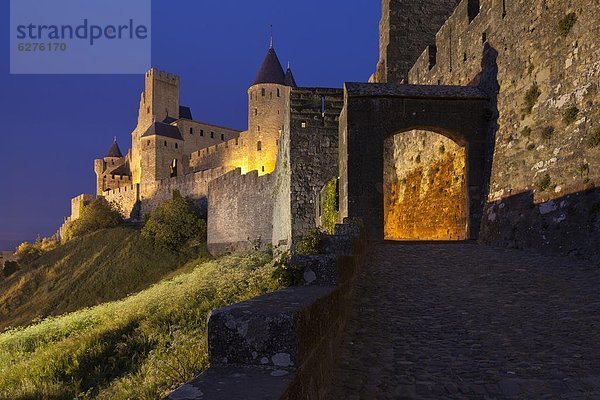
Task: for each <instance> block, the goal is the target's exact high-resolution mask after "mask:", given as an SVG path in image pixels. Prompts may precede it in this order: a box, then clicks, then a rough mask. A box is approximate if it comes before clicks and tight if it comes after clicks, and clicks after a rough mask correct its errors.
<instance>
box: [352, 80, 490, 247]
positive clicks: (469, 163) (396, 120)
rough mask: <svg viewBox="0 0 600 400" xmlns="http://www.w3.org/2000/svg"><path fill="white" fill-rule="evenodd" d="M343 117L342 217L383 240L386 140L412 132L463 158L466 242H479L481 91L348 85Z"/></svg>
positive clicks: (483, 129) (483, 109)
mask: <svg viewBox="0 0 600 400" xmlns="http://www.w3.org/2000/svg"><path fill="white" fill-rule="evenodd" d="M344 92H345V93H344V94H345V105H344V109H343V111H342V113H341V116H340V214H341V216H342V217H351V218H357V217H358V218H362V219H363V221H364V222H365V227H366V228H367V231H368V233H369V235H370V237H371V238H372V239H375V240H381V239H384V205H383V182H384V173H383V168H382V165H383V159H384V141H385V139H386V138H388V137H390V136H392V135H395V134H398V133H401V132H407V131H411V130H415V129H418V130H426V131H432V132H436V133H439V134H441V135H443V136H445V137H447V138H449V139H451V140H452V141H454V142H455V143H457V144H458V145H459V146H461V147H463V148H464V149H465V150H464V153H465V158H466V160H465V179H466V188H467V195H466V198H467V200H468V204H467V205H466V207H467V210H468V218H467V237H468V238H470V239H476V238H477V237H478V234H479V224H480V222H481V215H482V210H483V203H484V187H483V186H484V182H485V172H484V170H485V148H486V142H485V141H486V134H485V132H486V119H485V116H486V109H487V105H488V98H487V96H485V94H484V93H483V92H481V91H480V90H479V89H478V88H477V87H471V86H466V87H464V86H424V85H423V86H422V85H398V84H366V83H346V85H345V90H344Z"/></svg>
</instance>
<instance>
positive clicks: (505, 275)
mask: <svg viewBox="0 0 600 400" xmlns="http://www.w3.org/2000/svg"><path fill="white" fill-rule="evenodd" d="M367 259H368V260H369V261H368V263H367V264H368V265H366V266H365V267H364V268H363V269H362V270H361V272H360V275H359V277H358V279H357V287H356V291H355V295H354V304H353V309H352V313H351V316H350V321H349V324H348V327H347V329H346V333H345V337H343V338H342V339H341V340H342V343H341V346H342V351H341V356H340V359H339V360H338V364H337V366H336V368H335V370H334V382H333V386H332V387H331V390H330V393H329V395H328V397H327V398H328V399H348V400H352V399H463V398H467V399H505V398H509V399H513V398H514V399H600V271H599V268H598V267H594V266H592V265H587V264H584V263H579V262H575V261H572V260H570V259H561V258H549V257H544V256H539V255H535V254H531V253H528V252H522V251H516V250H503V249H494V248H488V247H480V246H478V245H475V244H439V245H438V244H435V245H399V244H378V245H373V246H372V247H371V249H370V251H369V255H368V258H367Z"/></svg>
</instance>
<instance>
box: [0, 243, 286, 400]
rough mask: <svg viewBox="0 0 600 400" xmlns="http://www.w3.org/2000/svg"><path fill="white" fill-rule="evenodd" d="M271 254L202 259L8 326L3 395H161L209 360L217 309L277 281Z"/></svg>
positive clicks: (1, 360)
mask: <svg viewBox="0 0 600 400" xmlns="http://www.w3.org/2000/svg"><path fill="white" fill-rule="evenodd" d="M269 261H270V257H269V256H268V255H266V254H262V253H257V254H253V255H248V256H245V257H241V256H239V257H234V256H231V257H224V258H221V259H217V260H213V261H198V262H197V263H195V264H194V265H195V268H194V269H193V270H192V272H189V273H185V274H181V275H178V276H176V277H174V278H172V279H170V280H164V281H162V282H160V283H158V284H156V285H154V286H152V287H151V288H149V289H147V290H144V291H142V292H140V293H138V294H136V295H133V296H130V297H128V298H126V299H124V300H120V301H116V302H111V303H106V304H102V305H99V306H96V307H93V308H89V309H84V310H80V311H77V312H75V313H72V314H67V315H65V316H61V317H56V318H49V319H46V320H44V321H42V322H40V323H39V324H37V325H33V326H30V327H28V328H23V329H19V330H14V331H9V332H5V333H3V334H0V399H14V400H18V399H72V398H76V397H77V398H80V399H86V398H90V399H91V398H97V399H114V400H119V399H140V400H144V399H160V398H161V397H162V396H164V395H165V394H166V393H168V391H169V390H171V389H173V388H175V387H177V386H178V385H180V384H182V383H183V382H185V381H187V380H189V379H191V378H192V377H194V376H195V375H197V374H198V373H199V372H201V371H202V370H203V369H204V368H206V365H207V349H206V322H207V314H208V312H209V311H210V310H211V309H213V308H217V307H222V306H224V305H227V304H231V303H234V302H237V301H241V300H244V299H247V298H250V297H254V296H257V295H260V294H262V293H265V292H267V291H271V290H275V289H277V284H276V282H275V280H274V278H273V277H272V276H273V267H272V266H271V264H269Z"/></svg>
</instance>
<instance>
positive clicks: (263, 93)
mask: <svg viewBox="0 0 600 400" xmlns="http://www.w3.org/2000/svg"><path fill="white" fill-rule="evenodd" d="M261 94H262V96H263V97H265V95H266V94H267V91H266V90H265V89H264V88H263V89H262V90H261Z"/></svg>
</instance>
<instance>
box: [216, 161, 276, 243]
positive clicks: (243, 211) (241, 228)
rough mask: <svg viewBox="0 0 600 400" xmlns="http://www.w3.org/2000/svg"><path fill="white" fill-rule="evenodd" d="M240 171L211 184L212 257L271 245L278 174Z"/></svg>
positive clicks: (236, 170) (237, 170) (235, 171)
mask: <svg viewBox="0 0 600 400" xmlns="http://www.w3.org/2000/svg"><path fill="white" fill-rule="evenodd" d="M241 172H242V171H241V169H240V168H237V169H235V170H234V171H231V172H229V173H227V174H225V175H223V176H221V177H219V178H217V179H215V180H213V181H212V182H210V184H209V190H208V193H209V194H208V204H209V205H210V206H209V207H208V218H207V221H208V249H209V251H210V253H211V254H213V255H220V254H225V253H230V252H240V251H247V250H257V249H265V248H267V247H270V245H271V239H272V232H273V183H274V179H275V174H268V175H262V176H259V174H258V171H251V172H248V173H247V174H245V175H242V173H241Z"/></svg>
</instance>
